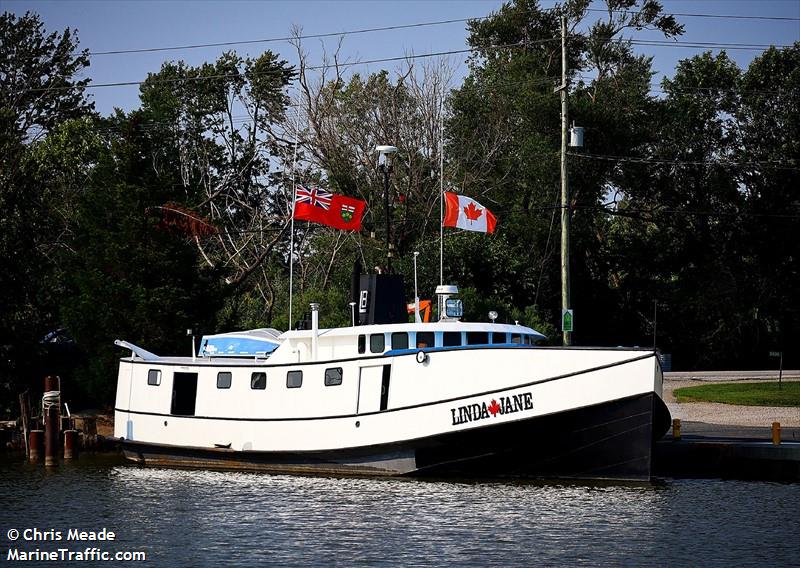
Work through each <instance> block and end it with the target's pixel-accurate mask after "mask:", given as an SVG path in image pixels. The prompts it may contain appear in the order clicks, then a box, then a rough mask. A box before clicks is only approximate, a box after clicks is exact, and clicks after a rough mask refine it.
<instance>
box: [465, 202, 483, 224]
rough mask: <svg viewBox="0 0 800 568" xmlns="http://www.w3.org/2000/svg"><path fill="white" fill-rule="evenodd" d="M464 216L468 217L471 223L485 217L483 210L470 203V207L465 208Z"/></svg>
mask: <svg viewBox="0 0 800 568" xmlns="http://www.w3.org/2000/svg"><path fill="white" fill-rule="evenodd" d="M464 215H466V216H467V219H469V222H470V223H472V222H473V221H477V220H478V219H480V218H481V215H483V209H478V208H477V207H475V204H474V203H472V202H470V204H469V205H467V206H466V207H464Z"/></svg>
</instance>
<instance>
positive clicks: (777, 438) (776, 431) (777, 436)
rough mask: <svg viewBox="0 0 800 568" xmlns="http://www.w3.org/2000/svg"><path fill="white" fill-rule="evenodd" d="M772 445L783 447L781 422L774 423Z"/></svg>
mask: <svg viewBox="0 0 800 568" xmlns="http://www.w3.org/2000/svg"><path fill="white" fill-rule="evenodd" d="M772 443H773V444H775V445H776V446H780V445H781V423H780V422H773V423H772Z"/></svg>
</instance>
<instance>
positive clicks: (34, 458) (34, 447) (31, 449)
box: [28, 430, 44, 463]
mask: <svg viewBox="0 0 800 568" xmlns="http://www.w3.org/2000/svg"><path fill="white" fill-rule="evenodd" d="M43 441H44V430H31V433H30V438H29V440H28V460H30V462H31V463H38V462H39V459H40V458H41V455H42V442H43Z"/></svg>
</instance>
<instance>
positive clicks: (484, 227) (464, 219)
mask: <svg viewBox="0 0 800 568" xmlns="http://www.w3.org/2000/svg"><path fill="white" fill-rule="evenodd" d="M444 202H445V205H446V208H445V213H444V221H442V225H444V226H445V227H456V228H457V229H464V230H465V231H477V232H479V233H494V227H495V225H497V217H495V216H494V215H492V212H491V211H489V210H488V209H486V207H484V206H483V205H481V204H480V203H478V202H477V201H475V200H474V199H470V198H469V197H464V196H463V195H458V194H457V193H450V192H447V193H445V194H444Z"/></svg>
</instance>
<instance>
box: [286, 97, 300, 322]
mask: <svg viewBox="0 0 800 568" xmlns="http://www.w3.org/2000/svg"><path fill="white" fill-rule="evenodd" d="M296 116H297V118H296V120H295V122H294V156H293V157H292V221H291V223H292V226H291V229H290V234H291V236H290V237H289V325H288V326H287V329H292V293H293V291H294V290H293V284H294V208H295V205H296V203H297V184H296V183H295V178H296V171H297V170H296V168H297V145H298V143H299V141H300V93H299V92H298V93H297V115H296Z"/></svg>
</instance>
